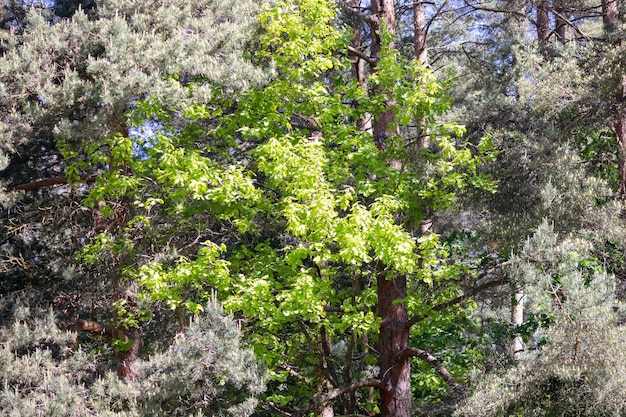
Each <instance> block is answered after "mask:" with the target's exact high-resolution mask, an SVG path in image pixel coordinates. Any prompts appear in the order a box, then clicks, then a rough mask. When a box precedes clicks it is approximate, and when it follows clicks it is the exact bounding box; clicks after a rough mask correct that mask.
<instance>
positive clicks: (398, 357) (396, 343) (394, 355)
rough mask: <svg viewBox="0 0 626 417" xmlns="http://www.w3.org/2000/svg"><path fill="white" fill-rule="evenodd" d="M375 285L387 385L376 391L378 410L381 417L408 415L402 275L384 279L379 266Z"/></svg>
mask: <svg viewBox="0 0 626 417" xmlns="http://www.w3.org/2000/svg"><path fill="white" fill-rule="evenodd" d="M377 285H378V315H379V317H380V318H381V323H380V333H379V338H378V354H379V357H380V359H379V361H380V363H379V364H380V379H381V381H382V382H383V383H384V384H385V385H386V386H387V387H388V390H386V391H382V392H381V393H380V412H381V416H383V417H410V416H411V363H410V361H409V358H408V357H407V356H406V355H403V353H404V352H406V351H407V350H408V348H409V327H407V323H408V321H409V319H408V314H407V310H406V306H405V304H404V303H398V302H397V300H399V299H403V298H405V297H406V294H407V293H406V288H407V287H406V277H405V276H398V277H395V278H394V279H388V278H387V274H386V271H385V270H384V269H383V267H382V265H379V266H378V272H377Z"/></svg>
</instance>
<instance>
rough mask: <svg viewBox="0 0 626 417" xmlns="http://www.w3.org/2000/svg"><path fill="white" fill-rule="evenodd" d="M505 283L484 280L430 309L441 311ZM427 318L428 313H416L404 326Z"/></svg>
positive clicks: (502, 280)
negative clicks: (482, 282)
mask: <svg viewBox="0 0 626 417" xmlns="http://www.w3.org/2000/svg"><path fill="white" fill-rule="evenodd" d="M506 264H508V262H503V263H502V264H500V265H497V266H496V267H494V268H492V269H490V270H489V271H487V273H490V272H493V270H495V269H496V268H498V267H501V266H504V265H506ZM485 275H486V274H485ZM507 283H508V281H507V280H506V279H497V280H494V281H489V282H485V283H484V284H481V285H479V286H477V287H474V288H472V289H470V290H468V291H466V292H465V293H463V294H461V295H459V296H458V297H455V298H453V299H451V300H448V301H445V302H443V303H441V304H438V305H436V306H434V307H433V308H432V309H431V310H432V311H443V310H445V309H447V308H448V307H452V306H454V305H457V304H461V303H462V302H464V301H467V300H469V299H470V298H472V297H473V296H475V295H476V294H478V293H480V292H482V291H485V290H487V289H489V288H492V287H498V286H500V285H504V284H507ZM427 318H428V314H418V315H416V316H414V317H412V318H411V320H409V321H408V322H407V324H406V327H407V328H411V326H413V325H414V324H415V323H418V322H420V321H422V320H425V319H427Z"/></svg>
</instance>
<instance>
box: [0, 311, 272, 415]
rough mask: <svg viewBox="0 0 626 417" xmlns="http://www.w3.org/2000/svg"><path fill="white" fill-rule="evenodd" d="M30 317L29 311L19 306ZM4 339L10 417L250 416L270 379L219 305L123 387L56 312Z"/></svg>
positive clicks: (22, 319)
mask: <svg viewBox="0 0 626 417" xmlns="http://www.w3.org/2000/svg"><path fill="white" fill-rule="evenodd" d="M18 307H19V308H20V309H21V310H24V309H25V308H24V306H18ZM16 317H19V318H16V320H15V322H14V323H13V325H12V326H10V327H7V328H5V329H3V331H2V334H1V335H0V373H1V375H2V376H1V377H0V378H1V382H2V388H1V389H0V413H2V415H5V416H50V417H53V416H58V417H68V416H77V417H78V416H98V417H104V416H120V417H121V416H127V417H131V416H137V417H139V416H146V417H147V416H225V417H226V416H232V417H245V416H250V415H251V414H252V411H253V410H254V408H255V405H256V401H257V396H258V394H259V393H260V392H262V391H263V372H262V371H261V369H260V368H259V367H258V366H257V362H256V359H255V357H254V354H253V353H252V351H251V350H249V349H246V348H245V347H244V346H243V345H242V340H241V332H240V329H239V326H238V325H237V323H236V322H235V321H234V320H233V318H232V317H229V316H227V315H225V314H224V312H223V310H222V308H221V306H220V305H219V303H217V301H213V302H210V303H209V304H208V305H207V306H206V308H205V314H202V316H198V317H196V318H195V319H194V320H193V322H192V323H191V324H190V325H189V327H188V329H187V330H186V332H185V333H182V334H180V335H179V336H178V337H177V338H176V340H175V341H174V342H173V344H172V345H171V346H170V348H169V349H167V350H166V351H164V352H159V353H156V354H154V355H152V356H151V357H150V358H149V360H145V361H138V362H137V363H136V364H135V366H136V367H137V368H138V376H137V377H136V378H135V379H133V380H120V379H119V378H118V377H117V375H115V374H114V373H111V372H107V371H103V370H102V369H100V368H99V367H98V365H97V362H98V354H96V353H94V352H87V351H84V350H83V349H81V348H80V346H79V343H78V335H77V334H76V333H74V332H69V331H63V330H60V329H59V328H58V327H57V325H56V318H55V317H54V315H53V313H52V312H50V313H49V314H47V315H46V316H45V317H43V318H39V319H38V320H36V317H33V316H30V315H29V314H24V312H23V311H22V313H21V314H17V315H16Z"/></svg>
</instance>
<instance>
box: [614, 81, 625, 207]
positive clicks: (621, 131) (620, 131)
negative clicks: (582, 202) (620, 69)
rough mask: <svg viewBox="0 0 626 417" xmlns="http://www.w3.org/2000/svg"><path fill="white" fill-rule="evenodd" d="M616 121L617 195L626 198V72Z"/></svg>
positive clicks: (619, 91)
mask: <svg viewBox="0 0 626 417" xmlns="http://www.w3.org/2000/svg"><path fill="white" fill-rule="evenodd" d="M616 96H617V97H616V99H617V103H616V106H615V107H616V108H615V123H614V126H613V131H614V132H615V139H617V167H618V173H619V179H618V183H617V197H619V198H621V199H622V200H626V109H625V108H624V103H625V102H626V74H621V76H620V80H619V85H618V86H617V93H616Z"/></svg>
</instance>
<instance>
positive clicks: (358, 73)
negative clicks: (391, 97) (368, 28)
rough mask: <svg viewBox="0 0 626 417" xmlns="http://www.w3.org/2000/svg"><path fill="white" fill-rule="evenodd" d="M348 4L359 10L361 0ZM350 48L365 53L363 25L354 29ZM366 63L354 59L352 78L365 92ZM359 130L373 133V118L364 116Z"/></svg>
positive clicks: (350, 0)
mask: <svg viewBox="0 0 626 417" xmlns="http://www.w3.org/2000/svg"><path fill="white" fill-rule="evenodd" d="M347 4H348V6H349V7H351V8H352V9H354V10H359V9H360V7H361V0H348V1H347ZM350 46H351V47H352V48H354V49H355V50H357V51H359V52H363V29H362V27H361V24H359V26H356V27H355V28H354V32H353V36H352V40H351V41H350ZM365 63H366V62H365V59H363V58H361V57H359V56H354V57H352V76H353V77H354V79H355V80H357V82H358V83H359V85H360V86H361V88H362V89H363V91H367V90H368V85H367V73H366V70H365ZM359 128H360V129H361V130H363V131H365V132H369V133H372V116H371V115H369V114H366V115H364V116H363V117H362V118H361V120H359Z"/></svg>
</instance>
